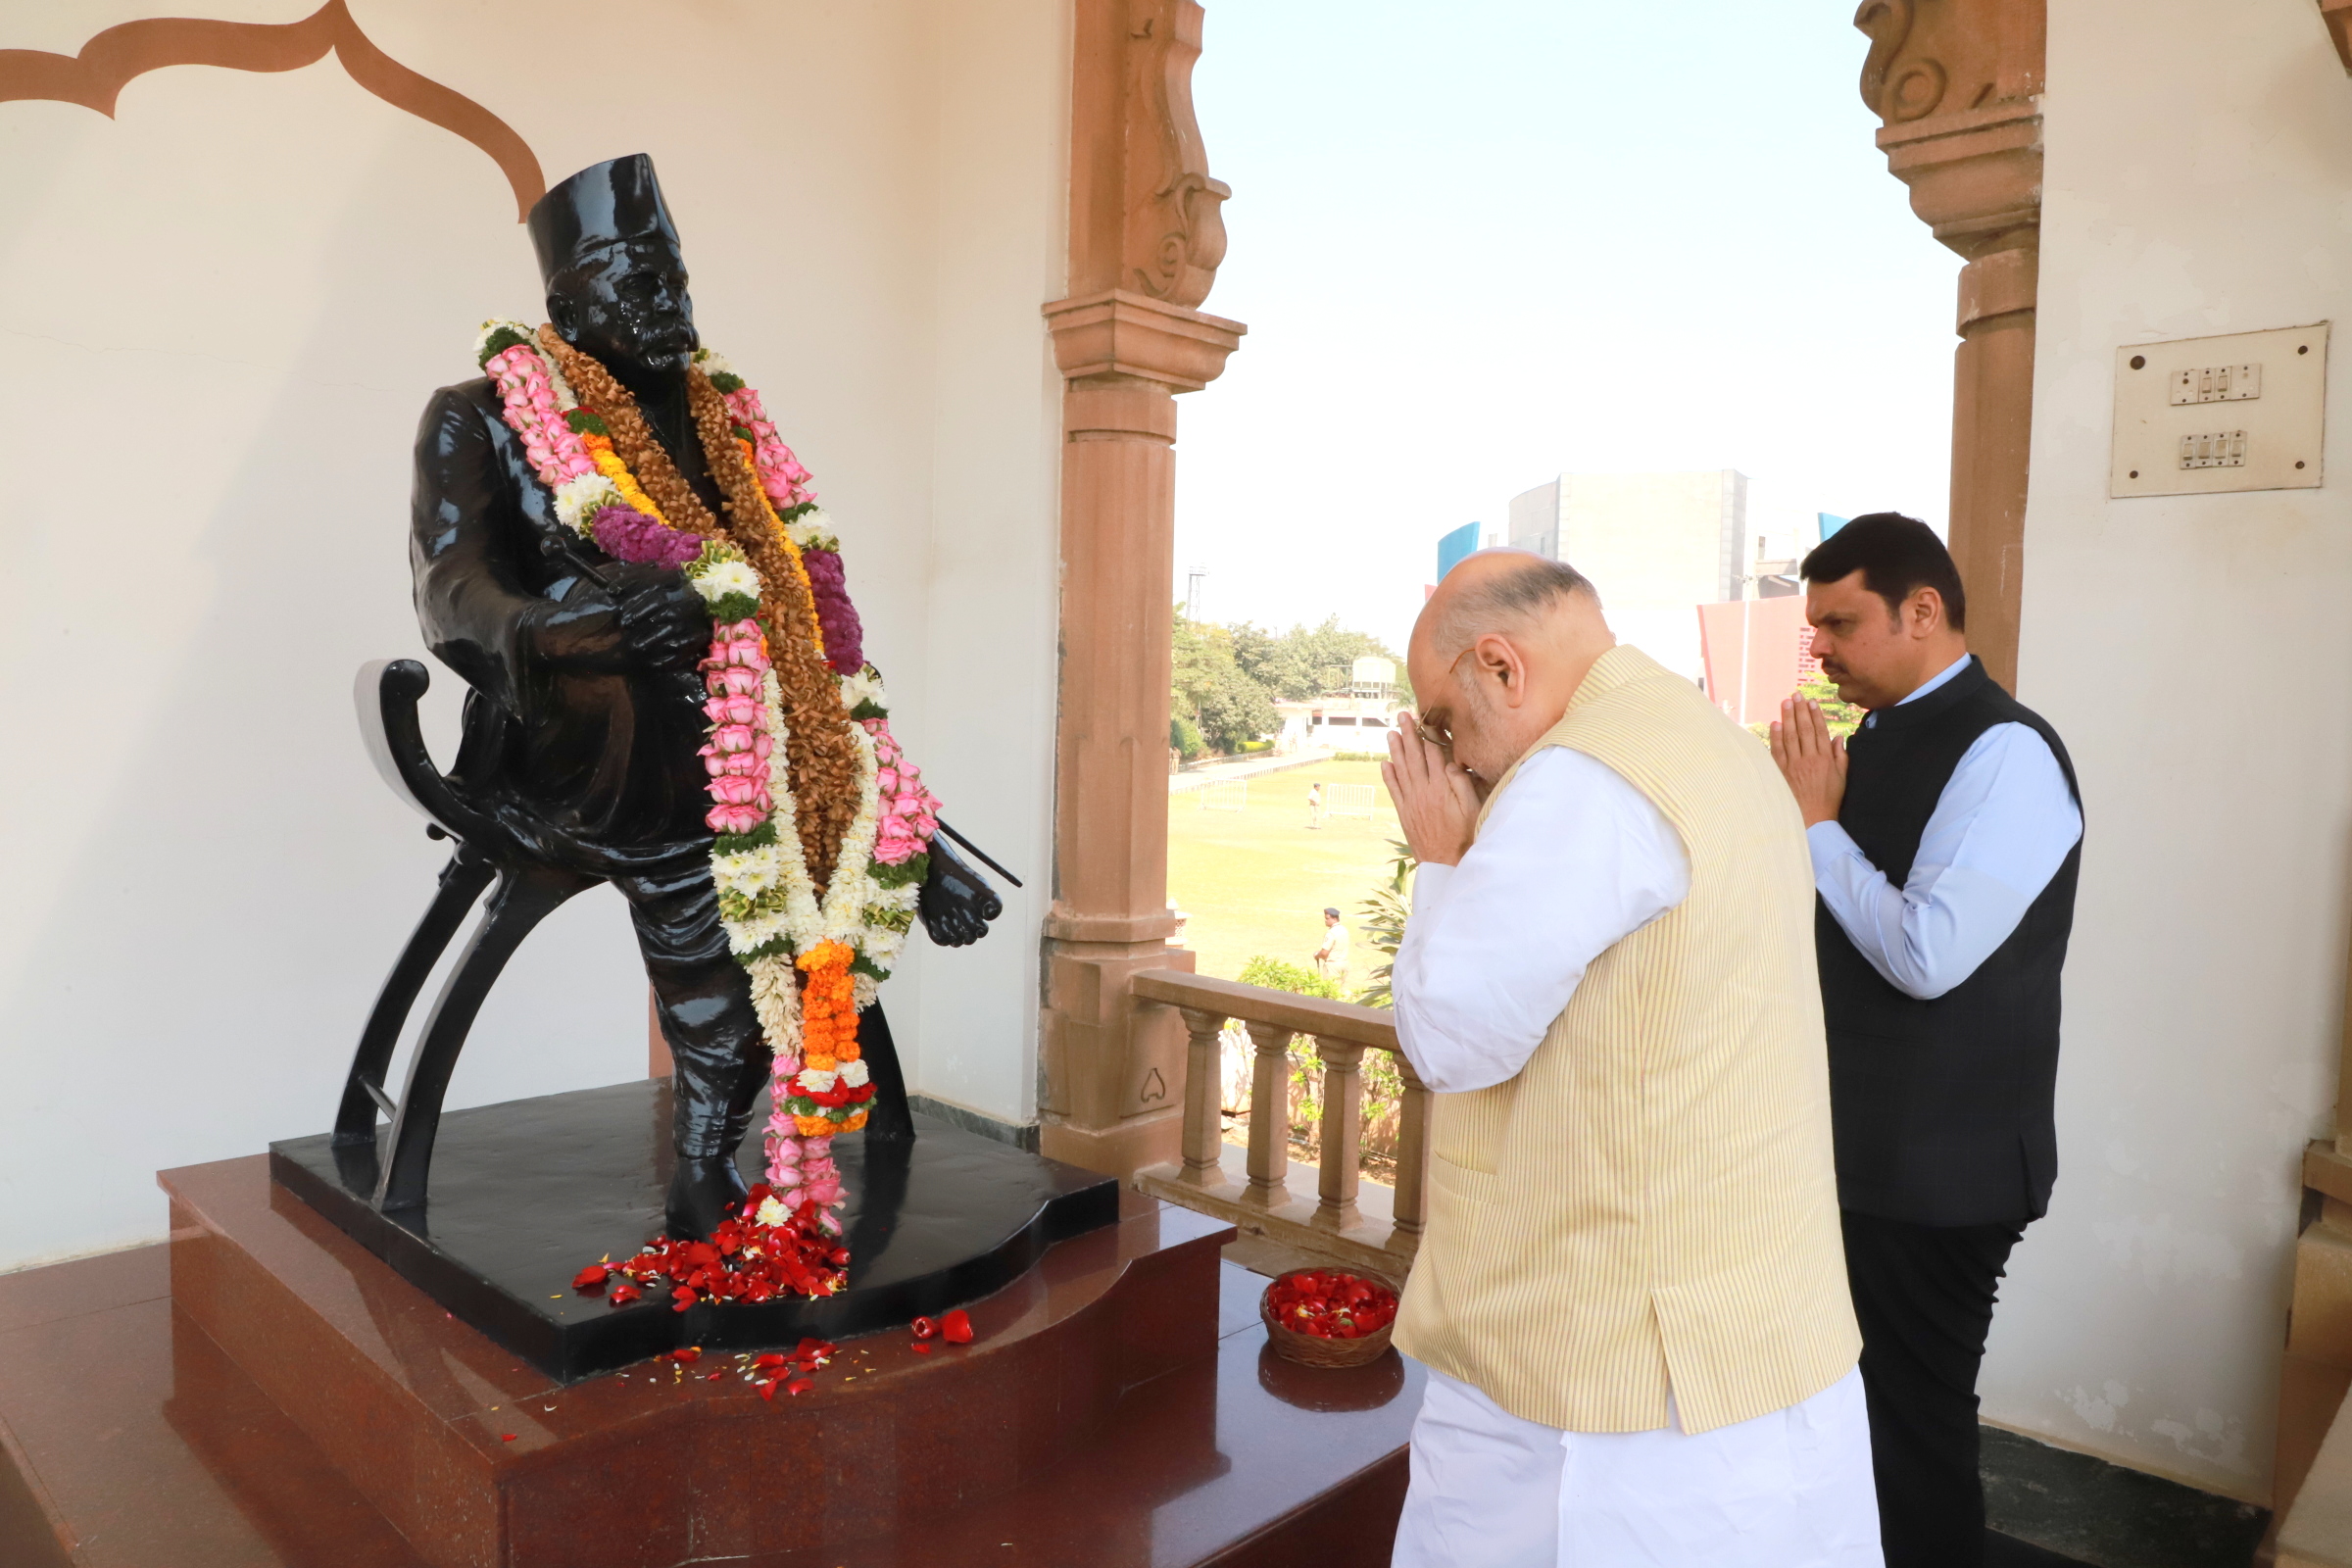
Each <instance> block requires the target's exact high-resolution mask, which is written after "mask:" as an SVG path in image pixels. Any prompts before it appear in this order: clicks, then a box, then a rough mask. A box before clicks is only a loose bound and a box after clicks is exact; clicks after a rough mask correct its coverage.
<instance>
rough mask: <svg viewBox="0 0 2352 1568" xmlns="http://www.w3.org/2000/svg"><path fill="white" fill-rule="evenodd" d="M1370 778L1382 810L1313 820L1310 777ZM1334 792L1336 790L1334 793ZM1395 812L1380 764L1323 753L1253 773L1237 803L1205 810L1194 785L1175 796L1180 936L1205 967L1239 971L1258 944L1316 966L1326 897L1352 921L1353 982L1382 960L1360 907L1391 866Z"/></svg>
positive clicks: (1328, 780)
mask: <svg viewBox="0 0 2352 1568" xmlns="http://www.w3.org/2000/svg"><path fill="white" fill-rule="evenodd" d="M1318 779H1320V780H1321V781H1322V782H1323V783H1324V784H1325V785H1327V786H1328V785H1332V784H1369V785H1371V786H1372V804H1373V815H1372V818H1371V820H1369V821H1366V820H1365V819H1364V818H1362V817H1360V816H1348V817H1341V818H1339V819H1337V820H1334V819H1332V818H1330V817H1328V816H1327V817H1325V818H1324V821H1323V825H1322V826H1321V827H1320V828H1313V829H1310V828H1308V827H1307V825H1306V787H1307V786H1308V785H1309V784H1311V783H1313V782H1315V781H1316V780H1318ZM1328 793H1329V791H1328V790H1326V794H1328ZM1397 836H1398V832H1397V811H1396V809H1395V808H1394V807H1392V806H1391V805H1390V804H1389V796H1388V791H1387V790H1385V789H1383V788H1382V787H1381V783H1380V764H1379V763H1378V762H1316V763H1312V764H1310V765H1308V766H1305V767H1295V768H1289V769H1286V770H1284V771H1283V772H1280V773H1266V774H1261V775H1259V776H1258V777H1256V778H1253V779H1251V780H1250V794H1249V804H1248V805H1247V806H1246V807H1245V808H1244V809H1241V810H1239V811H1229V810H1203V809H1201V798H1200V797H1199V796H1196V795H1190V794H1187V795H1177V796H1172V797H1170V798H1169V801H1168V900H1169V902H1170V903H1172V904H1174V905H1175V906H1176V907H1178V908H1180V909H1182V910H1183V911H1184V912H1185V913H1186V914H1187V915H1189V916H1190V917H1191V923H1190V924H1188V925H1187V926H1186V927H1185V932H1184V936H1183V938H1182V940H1183V942H1184V945H1185V946H1186V947H1188V948H1190V949H1192V950H1193V952H1194V953H1195V954H1197V955H1198V956H1199V961H1200V970H1201V973H1202V974H1207V975H1216V976H1219V977H1221V978H1223V979H1227V980H1231V979H1235V978H1237V977H1239V975H1240V974H1241V972H1242V965H1243V964H1245V963H1247V962H1249V961H1250V958H1251V957H1252V956H1255V955H1257V954H1261V953H1262V954H1265V955H1266V956H1269V957H1275V958H1286V959H1288V960H1289V961H1291V962H1292V963H1296V964H1299V965H1302V966H1305V967H1308V968H1311V967H1313V962H1314V953H1315V949H1316V948H1317V947H1318V946H1320V945H1321V943H1322V941H1323V907H1324V906H1325V905H1327V904H1329V905H1336V906H1338V907H1339V910H1340V916H1341V918H1342V919H1343V920H1345V921H1346V922H1347V925H1348V940H1349V949H1350V955H1351V961H1350V965H1349V968H1348V989H1349V990H1350V991H1351V992H1352V991H1354V990H1356V989H1359V988H1360V987H1362V986H1363V984H1364V983H1365V980H1364V977H1365V975H1366V974H1367V973H1368V972H1369V971H1370V969H1371V968H1372V966H1373V965H1374V964H1375V963H1377V962H1379V961H1380V960H1379V958H1378V956H1375V955H1373V954H1372V953H1371V951H1370V950H1369V949H1367V948H1366V947H1365V946H1364V941H1363V934H1362V933H1363V926H1362V923H1361V919H1360V912H1359V910H1358V909H1357V905H1358V904H1360V903H1361V902H1362V901H1363V900H1364V898H1365V897H1367V896H1368V895H1369V894H1370V893H1371V892H1372V890H1373V888H1374V886H1375V885H1376V884H1378V883H1379V882H1381V881H1383V880H1384V879H1385V878H1386V876H1387V873H1388V861H1389V858H1390V855H1391V853H1392V852H1391V851H1390V849H1389V841H1390V840H1392V839H1394V838H1397Z"/></svg>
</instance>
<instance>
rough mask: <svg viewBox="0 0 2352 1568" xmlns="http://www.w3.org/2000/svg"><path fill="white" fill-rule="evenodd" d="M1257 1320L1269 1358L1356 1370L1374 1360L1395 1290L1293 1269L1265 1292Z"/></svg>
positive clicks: (1361, 1277) (1339, 1273)
mask: <svg viewBox="0 0 2352 1568" xmlns="http://www.w3.org/2000/svg"><path fill="white" fill-rule="evenodd" d="M1257 1315H1258V1316H1259V1317H1261V1318H1263V1319H1264V1320H1265V1324H1266V1343H1267V1344H1269V1345H1271V1346H1272V1347H1274V1353H1275V1354H1277V1355H1279V1356H1281V1357H1282V1358H1283V1359H1285V1360H1288V1361H1296V1362H1298V1363H1299V1365H1300V1366H1362V1365H1364V1364H1365V1363H1366V1362H1369V1361H1377V1360H1378V1359H1380V1357H1381V1356H1382V1354H1384V1353H1385V1352H1386V1351H1387V1350H1388V1348H1389V1330H1390V1329H1391V1328H1392V1327H1393V1326H1394V1325H1395V1324H1396V1322H1397V1287H1396V1286H1394V1285H1392V1284H1390V1283H1389V1282H1388V1281H1387V1280H1384V1279H1381V1278H1379V1277H1378V1276H1377V1275H1371V1274H1350V1273H1348V1272H1347V1271H1345V1270H1342V1269H1336V1268H1300V1269H1293V1270H1292V1271H1291V1272H1290V1273H1288V1274H1285V1275H1282V1276H1281V1277H1279V1278H1278V1279H1276V1280H1275V1281H1274V1283H1273V1284H1271V1285H1269V1286H1267V1287H1266V1293H1265V1295H1263V1296H1261V1297H1259V1298H1258V1300H1257Z"/></svg>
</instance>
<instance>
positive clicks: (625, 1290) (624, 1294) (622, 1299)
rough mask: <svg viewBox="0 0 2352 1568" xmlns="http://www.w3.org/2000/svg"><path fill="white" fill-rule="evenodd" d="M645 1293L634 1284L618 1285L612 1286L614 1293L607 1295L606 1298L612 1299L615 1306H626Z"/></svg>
mask: <svg viewBox="0 0 2352 1568" xmlns="http://www.w3.org/2000/svg"><path fill="white" fill-rule="evenodd" d="M644 1294H645V1293H644V1292H643V1291H641V1290H639V1289H638V1288H637V1287H636V1286H634V1285H616V1286H614V1287H613V1294H612V1295H611V1296H609V1297H607V1298H606V1299H607V1300H609V1301H611V1302H612V1303H613V1305H614V1306H626V1305H628V1304H629V1303H630V1302H631V1301H634V1300H636V1299H638V1298H639V1297H641V1296H643V1295H644Z"/></svg>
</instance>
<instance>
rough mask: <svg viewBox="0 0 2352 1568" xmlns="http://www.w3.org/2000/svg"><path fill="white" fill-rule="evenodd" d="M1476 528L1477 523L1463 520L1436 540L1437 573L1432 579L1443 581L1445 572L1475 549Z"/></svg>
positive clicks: (1476, 544) (1476, 545) (1476, 547)
mask: <svg viewBox="0 0 2352 1568" xmlns="http://www.w3.org/2000/svg"><path fill="white" fill-rule="evenodd" d="M1478 530H1479V524H1477V523H1475V522H1465V523H1463V524H1462V525H1461V526H1460V527H1459V528H1456V529H1454V530H1453V531H1452V532H1451V533H1449V534H1446V535H1445V536H1444V537H1443V538H1441V539H1439V540H1438V574H1437V576H1436V577H1435V578H1433V579H1432V581H1434V582H1444V581H1445V580H1446V573H1447V572H1449V571H1451V570H1452V569H1453V568H1454V566H1455V565H1456V564H1458V563H1459V562H1460V561H1461V559H1462V558H1463V557H1464V556H1467V555H1471V554H1473V553H1474V552H1476V551H1477V549H1478Z"/></svg>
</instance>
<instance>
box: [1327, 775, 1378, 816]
mask: <svg viewBox="0 0 2352 1568" xmlns="http://www.w3.org/2000/svg"><path fill="white" fill-rule="evenodd" d="M1323 814H1324V815H1325V816H1360V817H1362V818H1364V819H1365V820H1366V821H1370V820H1371V817H1372V786H1371V785H1369V784H1326V785H1324V786H1323Z"/></svg>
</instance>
